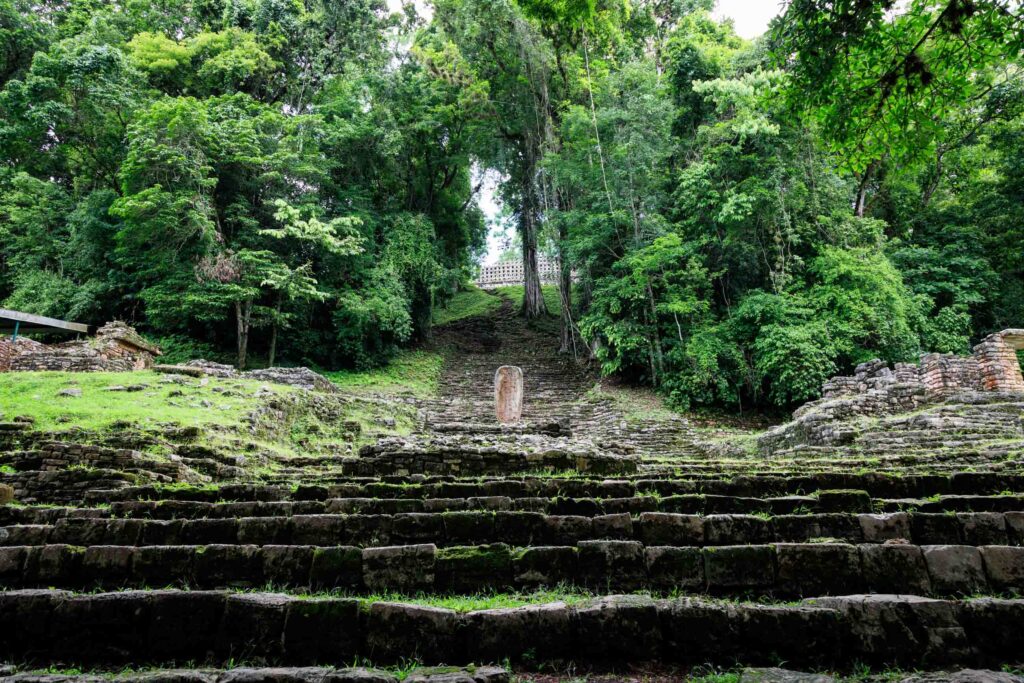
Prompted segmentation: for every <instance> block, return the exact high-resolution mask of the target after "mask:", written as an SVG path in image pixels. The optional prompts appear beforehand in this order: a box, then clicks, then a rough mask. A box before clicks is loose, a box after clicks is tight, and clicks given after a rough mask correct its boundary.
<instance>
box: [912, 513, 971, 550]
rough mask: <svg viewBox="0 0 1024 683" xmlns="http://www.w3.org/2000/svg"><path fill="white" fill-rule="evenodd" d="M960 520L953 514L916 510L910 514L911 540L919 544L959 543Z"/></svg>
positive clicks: (960, 539)
mask: <svg viewBox="0 0 1024 683" xmlns="http://www.w3.org/2000/svg"><path fill="white" fill-rule="evenodd" d="M960 526H961V525H960V521H959V520H958V519H957V518H956V517H954V516H953V515H945V514H941V513H931V512H915V513H913V514H911V515H910V531H911V536H913V538H912V539H911V540H913V541H914V543H916V544H918V545H959V544H960V543H962V542H963V539H962V538H961V536H960Z"/></svg>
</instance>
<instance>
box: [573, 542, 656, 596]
mask: <svg viewBox="0 0 1024 683" xmlns="http://www.w3.org/2000/svg"><path fill="white" fill-rule="evenodd" d="M576 547H577V549H578V550H579V568H580V576H581V577H582V579H583V581H584V583H585V585H587V586H590V587H592V588H595V589H599V590H600V589H608V588H611V589H613V590H635V589H637V588H639V587H640V586H641V585H642V584H643V583H644V579H645V578H646V573H647V571H646V567H645V566H644V547H643V545H641V544H640V543H639V542H637V541H580V542H579V543H578V544H577V546H576Z"/></svg>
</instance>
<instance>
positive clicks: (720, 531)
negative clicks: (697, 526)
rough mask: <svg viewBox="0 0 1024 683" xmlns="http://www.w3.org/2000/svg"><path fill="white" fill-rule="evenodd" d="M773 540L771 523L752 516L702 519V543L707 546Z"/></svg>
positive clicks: (715, 516) (710, 516)
mask: <svg viewBox="0 0 1024 683" xmlns="http://www.w3.org/2000/svg"><path fill="white" fill-rule="evenodd" d="M773 540H774V532H773V529H772V526H771V522H770V521H769V520H767V519H762V518H761V517H755V516H754V515H709V516H707V517H705V518H704V542H705V543H707V544H708V545H740V544H758V543H769V542H771V541H773Z"/></svg>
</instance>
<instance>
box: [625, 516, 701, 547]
mask: <svg viewBox="0 0 1024 683" xmlns="http://www.w3.org/2000/svg"><path fill="white" fill-rule="evenodd" d="M639 523H640V540H642V541H643V542H644V544H645V545H674V546H689V545H702V544H703V543H704V520H703V519H702V518H701V517H698V516H697V515H677V514H671V513H665V512H644V513H642V514H641V515H640V521H639Z"/></svg>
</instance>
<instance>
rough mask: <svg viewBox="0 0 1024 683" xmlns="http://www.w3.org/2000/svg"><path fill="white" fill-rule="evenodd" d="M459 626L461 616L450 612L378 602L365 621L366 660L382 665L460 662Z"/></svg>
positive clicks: (437, 608)
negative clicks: (401, 661) (414, 661)
mask: <svg viewBox="0 0 1024 683" xmlns="http://www.w3.org/2000/svg"><path fill="white" fill-rule="evenodd" d="M460 624H461V619H460V618H459V615H458V613H456V612H455V611H453V610H450V609H441V608H439V607H424V606H421V605H409V604H402V603H394V602H375V603H373V604H372V605H370V610H369V613H368V615H367V619H366V656H367V657H368V658H370V659H372V660H374V661H380V662H395V661H399V660H405V659H414V660H419V661H422V662H424V663H426V664H439V663H444V662H449V661H454V660H456V659H460V660H461V659H463V657H462V656H461V654H462V653H461V652H460V649H461V648H460V647H459V645H460V642H459V637H458V636H459V627H460Z"/></svg>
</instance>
